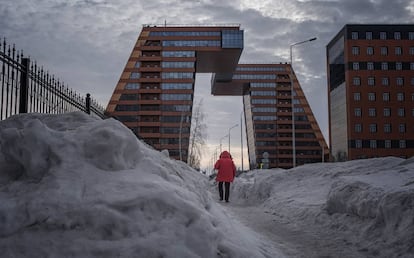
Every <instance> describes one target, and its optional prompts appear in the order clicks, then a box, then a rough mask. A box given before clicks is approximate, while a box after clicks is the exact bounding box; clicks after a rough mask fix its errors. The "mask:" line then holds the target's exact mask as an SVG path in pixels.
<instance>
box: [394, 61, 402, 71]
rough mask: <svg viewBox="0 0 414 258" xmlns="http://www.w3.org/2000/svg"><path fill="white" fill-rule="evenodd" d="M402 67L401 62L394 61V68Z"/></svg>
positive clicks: (399, 68) (400, 68)
mask: <svg viewBox="0 0 414 258" xmlns="http://www.w3.org/2000/svg"><path fill="white" fill-rule="evenodd" d="M402 67H403V65H402V63H401V62H396V63H395V70H402Z"/></svg>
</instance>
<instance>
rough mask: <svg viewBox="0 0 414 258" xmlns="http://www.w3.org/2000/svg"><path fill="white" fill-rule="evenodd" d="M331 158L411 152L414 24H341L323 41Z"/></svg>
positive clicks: (413, 152)
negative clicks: (327, 40)
mask: <svg viewBox="0 0 414 258" xmlns="http://www.w3.org/2000/svg"><path fill="white" fill-rule="evenodd" d="M327 65H328V71H327V73H328V103H329V135H330V150H331V154H332V157H333V158H334V159H335V160H353V159H359V158H371V157H383V156H397V157H403V158H407V157H411V156H413V155H414V25H412V24H411V25H352V24H350V25H345V26H344V27H343V29H342V30H341V31H340V32H339V33H338V34H337V35H336V36H335V37H334V38H333V39H332V40H331V42H329V44H328V45H327Z"/></svg>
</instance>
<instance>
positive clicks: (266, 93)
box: [250, 90, 276, 96]
mask: <svg viewBox="0 0 414 258" xmlns="http://www.w3.org/2000/svg"><path fill="white" fill-rule="evenodd" d="M250 95H251V96H276V91H274V90H272V91H251V92H250Z"/></svg>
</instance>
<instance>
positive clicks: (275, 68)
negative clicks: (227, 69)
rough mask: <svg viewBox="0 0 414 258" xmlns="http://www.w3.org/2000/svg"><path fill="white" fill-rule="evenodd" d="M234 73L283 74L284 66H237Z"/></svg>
mask: <svg viewBox="0 0 414 258" xmlns="http://www.w3.org/2000/svg"><path fill="white" fill-rule="evenodd" d="M236 71H277V72H284V71H286V68H285V67H284V66H270V67H269V66H268V67H263V66H238V67H237V68H236Z"/></svg>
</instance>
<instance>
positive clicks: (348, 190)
mask: <svg viewBox="0 0 414 258" xmlns="http://www.w3.org/2000/svg"><path fill="white" fill-rule="evenodd" d="M233 191H234V193H233V196H234V198H235V199H236V201H237V202H238V203H239V204H250V205H256V204H260V205H261V207H262V208H263V209H264V210H266V212H267V213H269V214H273V215H274V216H275V218H276V217H277V219H278V220H279V221H284V222H285V223H286V224H287V225H291V226H292V227H295V228H296V229H297V230H301V231H303V232H305V231H311V232H312V234H313V235H314V236H321V237H322V236H325V237H326V239H329V238H330V239H335V241H337V245H344V246H343V248H344V249H355V252H357V253H359V254H360V257H414V219H413V218H414V159H413V158H411V159H408V160H404V159H400V158H394V157H387V158H378V159H367V160H355V161H349V162H343V163H325V164H309V165H304V166H300V167H297V168H295V169H291V170H280V169H274V170H255V171H252V172H248V173H246V174H243V175H242V176H241V177H240V178H238V179H237V181H236V182H235V184H234V189H233ZM339 241H341V242H342V243H341V242H339ZM340 248H341V247H339V249H340ZM337 255H338V257H339V256H340V254H337ZM345 256H346V255H345Z"/></svg>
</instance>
